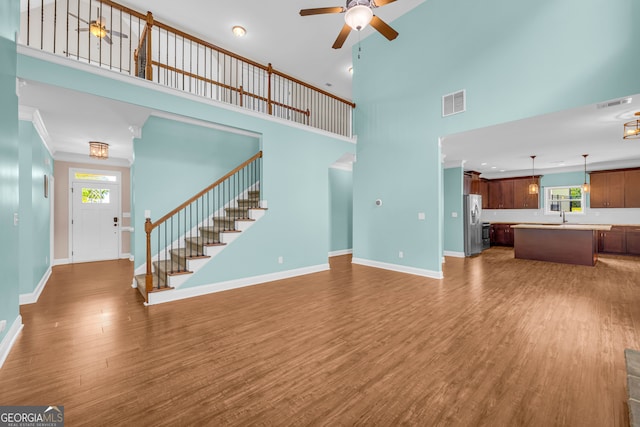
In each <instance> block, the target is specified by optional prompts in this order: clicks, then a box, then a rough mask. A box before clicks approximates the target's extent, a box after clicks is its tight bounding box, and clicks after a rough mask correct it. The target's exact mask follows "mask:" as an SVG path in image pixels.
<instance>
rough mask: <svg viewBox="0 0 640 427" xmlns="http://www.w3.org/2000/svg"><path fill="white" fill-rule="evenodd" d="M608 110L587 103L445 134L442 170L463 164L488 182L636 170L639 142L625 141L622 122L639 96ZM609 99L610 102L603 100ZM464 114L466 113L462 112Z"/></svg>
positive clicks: (636, 107)
mask: <svg viewBox="0 0 640 427" xmlns="http://www.w3.org/2000/svg"><path fill="white" fill-rule="evenodd" d="M629 97H630V98H631V99H632V101H631V103H629V104H624V105H618V106H614V107H609V108H602V109H600V108H597V105H598V104H593V105H586V106H582V107H579V108H574V109H571V110H566V111H561V112H557V113H553V114H547V115H542V116H537V117H533V118H529V119H524V120H518V121H514V122H510V123H505V124H501V125H496V126H491V127H486V128H482V129H477V130H472V131H469V132H464V133H459V134H454V135H449V136H446V137H444V138H443V139H442V154H443V155H445V158H444V161H445V167H454V166H461V165H462V166H463V167H464V169H465V170H473V171H476V172H480V173H481V174H482V175H481V176H483V177H486V178H500V177H508V176H522V175H529V174H531V172H532V170H531V168H532V161H531V158H530V156H532V155H535V156H536V159H535V173H536V174H544V173H545V171H546V172H548V171H549V170H550V169H553V170H554V172H569V171H575V170H583V169H584V158H583V157H582V155H583V154H588V155H589V156H588V157H587V170H588V171H590V170H601V169H608V168H615V167H634V166H640V141H639V140H623V139H622V134H623V124H624V123H625V122H628V121H631V120H633V119H634V117H633V115H634V113H635V112H636V111H640V95H630V96H629ZM603 101H609V100H603ZM462 114H465V113H462Z"/></svg>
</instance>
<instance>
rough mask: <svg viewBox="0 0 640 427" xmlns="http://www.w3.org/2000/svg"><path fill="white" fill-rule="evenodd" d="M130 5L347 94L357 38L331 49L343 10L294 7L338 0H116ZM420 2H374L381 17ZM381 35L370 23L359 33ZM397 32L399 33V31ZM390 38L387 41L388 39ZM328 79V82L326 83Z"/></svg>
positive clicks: (393, 16) (340, 1)
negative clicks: (239, 31) (237, 29)
mask: <svg viewBox="0 0 640 427" xmlns="http://www.w3.org/2000/svg"><path fill="white" fill-rule="evenodd" d="M118 2H119V3H121V4H123V5H126V6H129V7H131V8H132V9H135V10H138V11H141V12H146V11H147V10H150V11H151V12H152V13H153V16H154V19H157V20H158V21H160V22H162V23H165V24H168V25H171V26H174V27H176V28H179V29H182V30H185V31H186V32H188V33H190V34H192V35H194V36H197V37H200V38H201V39H203V40H206V41H208V42H210V43H213V44H214V45H216V46H219V47H221V48H224V49H226V50H229V51H231V52H234V53H237V54H239V55H241V56H244V57H246V58H249V59H252V60H254V61H257V62H259V63H261V64H264V65H267V64H268V63H271V64H272V66H273V67H274V68H275V69H276V70H278V71H282V72H284V73H287V74H289V75H291V76H293V77H296V78H298V79H300V80H302V81H305V82H307V83H310V84H313V85H315V86H317V87H320V88H322V89H325V90H327V91H328V92H331V93H334V94H336V95H338V96H341V97H344V98H347V99H351V75H350V73H349V71H348V69H349V67H350V66H351V65H352V57H351V46H353V45H354V44H356V43H357V42H358V34H357V32H355V31H352V32H351V34H350V35H349V37H348V38H347V41H346V42H345V44H344V46H343V47H342V48H341V49H332V48H331V45H333V42H334V41H335V39H336V37H337V36H338V33H339V32H340V30H341V29H342V26H343V25H344V14H329V15H326V14H325V15H315V16H305V17H302V16H300V13H299V12H300V9H310V8H318V7H329V6H344V5H345V4H346V2H345V1H344V0H277V1H264V0H243V1H237V0H216V1H201V0H181V1H179V2H178V1H175V0H155V1H153V2H149V1H148V0H121V1H118ZM422 2H424V0H397V1H396V2H394V3H390V4H387V5H386V6H383V7H379V8H376V9H375V10H374V13H375V14H376V15H377V16H378V17H379V18H380V19H382V20H384V21H385V22H387V23H389V24H390V23H391V22H393V20H395V19H396V18H398V17H399V16H401V15H403V14H405V13H407V12H409V11H410V10H411V9H413V8H414V7H416V6H417V5H419V4H420V3H422ZM234 25H240V26H242V27H244V28H245V29H246V30H247V34H246V35H245V36H244V37H242V38H238V37H235V36H234V35H233V33H232V32H231V28H232V27H233V26H234ZM370 35H373V36H374V37H383V36H382V35H380V34H379V33H377V32H376V31H375V30H373V29H372V28H371V27H367V28H365V29H364V30H363V31H362V33H361V34H360V37H361V38H365V37H368V36H370ZM398 37H402V33H400V35H399V36H398ZM390 43H393V42H390ZM327 83H330V84H331V86H330V87H329V86H326V84H327Z"/></svg>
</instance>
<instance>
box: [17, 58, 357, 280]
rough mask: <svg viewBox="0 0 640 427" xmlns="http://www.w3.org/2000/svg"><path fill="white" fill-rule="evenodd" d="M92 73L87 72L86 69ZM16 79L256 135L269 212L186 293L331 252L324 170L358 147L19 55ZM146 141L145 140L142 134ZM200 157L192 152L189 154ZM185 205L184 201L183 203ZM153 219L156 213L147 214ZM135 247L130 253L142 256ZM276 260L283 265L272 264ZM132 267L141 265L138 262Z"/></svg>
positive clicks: (136, 217) (318, 259)
mask: <svg viewBox="0 0 640 427" xmlns="http://www.w3.org/2000/svg"><path fill="white" fill-rule="evenodd" d="M88 69H89V68H88ZM18 75H19V76H21V77H24V78H26V79H31V80H35V81H40V82H43V83H48V84H53V85H56V86H61V87H65V88H70V89H74V90H79V91H83V92H87V93H92V94H95V95H99V96H104V97H108V98H113V99H116V100H120V101H125V102H131V103H134V104H138V105H142V106H147V107H150V108H154V109H159V110H164V111H167V112H170V113H175V114H179V115H182V116H187V117H192V118H195V119H200V120H206V121H210V122H214V123H217V124H222V125H225V126H230V127H234V128H237V129H242V130H247V131H250V132H253V133H256V134H259V135H261V138H262V141H261V143H262V151H263V181H264V185H263V188H262V189H263V198H264V199H266V200H267V201H268V205H269V211H268V212H267V215H266V217H265V218H264V219H262V220H260V221H259V222H258V223H256V224H255V225H254V226H253V227H252V228H251V230H249V231H250V232H249V233H246V235H243V236H242V238H241V239H238V240H237V241H236V242H234V243H233V245H230V246H229V247H227V248H226V249H225V250H224V251H223V252H222V254H220V255H219V256H217V257H215V258H214V259H213V261H211V262H210V263H209V264H207V266H206V267H204V268H203V269H201V270H200V271H198V273H196V274H194V276H193V277H192V279H190V280H189V282H188V283H187V284H185V285H184V286H185V287H187V286H197V285H201V284H209V283H214V282H218V281H223V280H231V279H237V278H244V277H250V276H255V275H260V274H267V273H274V272H278V271H285V270H292V269H298V268H304V267H309V266H314V265H319V264H326V262H327V253H328V252H329V182H328V179H327V174H328V172H327V171H328V168H329V166H330V165H331V164H333V163H334V162H335V161H336V160H338V159H339V158H340V157H341V156H342V155H344V154H345V153H354V152H355V145H354V144H352V143H350V142H349V141H346V140H345V139H344V138H341V137H338V136H333V135H329V134H326V133H323V132H312V131H309V130H307V129H306V128H303V127H294V126H291V125H289V124H285V122H280V121H275V120H268V119H267V118H265V117H264V116H261V115H247V114H244V113H242V112H240V110H239V109H237V108H233V107H231V108H226V107H222V106H219V105H217V104H215V103H212V102H208V101H205V100H202V99H201V98H197V97H193V96H189V95H183V94H181V93H180V94H179V93H178V92H176V91H170V90H156V89H157V87H158V86H157V85H156V84H153V83H149V82H144V81H142V82H138V81H136V82H138V83H139V84H130V83H127V82H121V81H116V80H113V79H110V78H106V77H103V76H99V75H96V74H94V73H90V72H85V71H81V70H78V69H74V68H69V67H67V66H64V65H60V64H54V63H51V62H47V61H42V60H40V59H36V58H33V57H28V56H24V55H19V56H18ZM143 138H146V136H145V135H144V130H143ZM191 154H193V155H194V156H197V155H198V153H197V152H193V153H191ZM143 159H144V155H142V158H141V157H140V155H139V153H138V152H136V161H135V163H134V167H133V172H132V173H133V174H134V175H136V178H135V179H134V183H133V185H132V189H133V192H134V195H133V197H132V201H133V203H134V204H135V208H134V210H133V212H132V215H133V218H132V221H133V223H134V224H136V226H135V234H136V236H135V238H134V239H135V241H136V242H138V241H139V240H140V234H143V233H144V232H143V230H142V229H141V228H140V224H141V222H142V221H143V220H144V219H143V216H144V215H143V214H144V209H145V208H144V207H143V205H144V203H143V202H142V201H141V200H140V197H141V196H140V195H141V194H142V193H143V189H142V188H141V182H140V178H139V177H140V176H141V171H140V170H139V169H140V167H141V166H140V165H139V164H138V162H139V161H142V162H144V160H143ZM182 200H184V199H182ZM152 215H154V214H153V212H152ZM139 246H140V245H139V244H138V243H136V244H135V252H136V253H138V252H140V247H139ZM278 256H282V257H283V258H284V263H283V264H278V263H277V258H278ZM136 265H140V261H139V259H138V257H136Z"/></svg>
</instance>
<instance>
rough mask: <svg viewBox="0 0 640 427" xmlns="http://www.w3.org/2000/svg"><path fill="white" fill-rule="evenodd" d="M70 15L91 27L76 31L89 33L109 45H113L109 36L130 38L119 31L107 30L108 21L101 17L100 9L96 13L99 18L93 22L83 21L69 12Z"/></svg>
mask: <svg viewBox="0 0 640 427" xmlns="http://www.w3.org/2000/svg"><path fill="white" fill-rule="evenodd" d="M69 15H71V16H73V17H74V18H76V19H77V20H78V21H81V22H84V23H85V24H87V25H89V27H88V28H77V29H76V31H81V32H84V31H89V32H90V33H91V34H93V35H94V36H96V37H98V38H99V39H103V40H104V41H106V42H107V43H109V44H113V41H112V40H111V37H109V34H111V35H112V36H116V37H122V38H123V39H126V38H129V36H128V35H126V34H123V33H121V32H119V31H111V30H109V29H107V19H106V18H105V17H104V16H100V9H97V12H96V16H98V18H96V19H94V20H93V21H91V22H89V21H87V20H85V19H82V18H80V17H79V16H78V15H75V14H73V13H71V12H69Z"/></svg>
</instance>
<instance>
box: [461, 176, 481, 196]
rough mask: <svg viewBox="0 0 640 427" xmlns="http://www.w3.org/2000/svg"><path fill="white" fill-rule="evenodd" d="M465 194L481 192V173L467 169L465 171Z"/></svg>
mask: <svg viewBox="0 0 640 427" xmlns="http://www.w3.org/2000/svg"><path fill="white" fill-rule="evenodd" d="M463 194H464V195H465V196H466V195H467V194H480V173H478V172H474V171H466V172H465V173H464V181H463Z"/></svg>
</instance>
